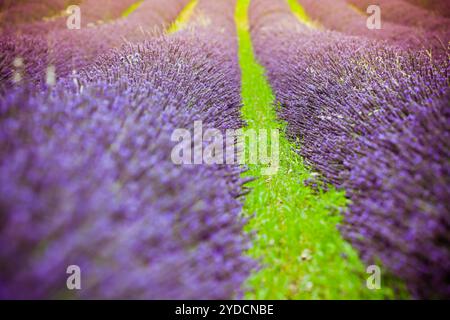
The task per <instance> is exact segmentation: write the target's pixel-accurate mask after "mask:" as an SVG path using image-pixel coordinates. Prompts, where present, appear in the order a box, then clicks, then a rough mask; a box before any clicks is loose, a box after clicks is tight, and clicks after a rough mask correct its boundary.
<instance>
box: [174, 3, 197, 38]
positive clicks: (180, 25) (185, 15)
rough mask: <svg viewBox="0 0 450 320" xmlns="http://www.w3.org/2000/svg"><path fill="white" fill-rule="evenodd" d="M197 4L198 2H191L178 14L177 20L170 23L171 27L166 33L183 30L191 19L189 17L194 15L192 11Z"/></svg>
mask: <svg viewBox="0 0 450 320" xmlns="http://www.w3.org/2000/svg"><path fill="white" fill-rule="evenodd" d="M197 4H198V0H191V1H190V2H189V3H188V4H187V5H186V6H185V7H184V9H183V10H182V11H181V12H180V14H179V15H178V18H177V19H176V20H175V21H174V23H172V25H171V26H170V27H169V29H168V30H167V33H168V34H172V33H175V32H177V31H180V30H182V29H184V28H185V27H186V26H187V24H188V23H189V20H190V19H191V16H192V14H193V13H194V9H195V7H196V6H197Z"/></svg>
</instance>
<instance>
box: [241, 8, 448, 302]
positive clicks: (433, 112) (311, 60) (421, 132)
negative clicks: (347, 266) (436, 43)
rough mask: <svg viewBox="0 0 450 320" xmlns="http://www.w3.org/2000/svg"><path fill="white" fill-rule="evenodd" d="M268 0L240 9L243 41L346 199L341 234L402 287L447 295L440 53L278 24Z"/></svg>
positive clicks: (306, 152) (444, 65) (284, 114)
mask: <svg viewBox="0 0 450 320" xmlns="http://www.w3.org/2000/svg"><path fill="white" fill-rule="evenodd" d="M270 3H271V6H272V7H273V6H274V1H270ZM276 3H277V4H278V8H277V10H273V8H270V9H267V11H265V10H261V11H260V14H261V17H262V19H264V21H265V23H261V18H258V17H257V16H255V15H251V16H250V23H251V27H252V31H253V32H252V37H253V40H254V44H255V50H256V53H257V56H258V58H259V59H260V61H261V62H262V64H263V65H264V66H265V67H266V69H267V72H268V77H269V80H270V83H271V85H272V86H273V89H274V91H275V94H276V98H277V103H278V104H280V105H281V107H280V109H279V115H280V118H281V119H283V120H285V121H287V123H288V134H289V136H290V137H291V138H292V139H293V140H297V141H298V142H299V143H300V144H301V150H300V153H301V155H302V156H303V157H304V158H305V159H306V160H307V161H308V162H309V163H310V164H311V165H312V166H313V167H314V168H315V169H316V170H318V171H320V173H321V174H322V175H323V177H324V178H325V180H326V181H328V182H332V183H333V184H335V185H336V186H338V187H341V188H344V189H345V190H346V191H347V194H348V196H349V198H350V199H351V201H352V202H351V205H350V207H349V209H348V212H346V216H345V223H344V225H343V226H342V231H343V232H344V235H345V236H346V237H347V238H348V239H349V240H350V241H351V242H352V243H353V244H354V245H355V246H356V247H357V248H358V249H359V250H360V252H361V254H362V257H363V258H364V259H365V260H366V261H367V262H369V263H373V262H376V261H377V259H380V260H381V262H382V263H383V265H385V266H386V267H387V268H389V270H390V271H391V272H392V273H393V274H395V275H396V276H398V277H400V278H402V279H404V280H405V282H406V283H407V285H408V288H409V289H410V291H411V293H412V294H413V295H414V296H416V297H426V298H434V297H450V282H449V280H448V279H449V270H450V268H449V267H450V246H449V243H450V223H449V221H450V220H449V219H450V216H449V212H450V210H449V201H448V199H450V190H449V188H448V185H449V184H450V166H449V163H448V159H449V156H450V144H449V141H450V140H449V135H450V117H449V108H448V105H449V101H450V96H449V94H450V93H449V71H450V67H449V64H448V61H442V60H436V61H435V60H433V59H432V58H430V56H429V55H428V54H427V53H426V52H421V51H419V52H417V51H414V52H408V51H404V50H401V49H399V48H393V47H389V46H386V45H383V44H381V43H379V42H374V41H369V40H368V39H367V38H364V37H348V36H344V35H342V34H339V33H336V32H322V31H314V30H308V29H306V28H305V27H303V26H302V25H301V24H300V23H299V22H295V21H294V20H292V19H289V20H287V19H286V21H289V23H290V25H286V24H285V23H284V24H283V23H279V22H277V20H278V18H274V19H271V18H270V15H271V12H275V13H274V15H276V16H280V15H281V14H284V15H289V14H290V13H289V8H288V7H287V5H286V3H285V2H284V1H281V0H280V1H277V2H276ZM321 3H322V1H321ZM266 4H267V5H268V1H267V0H254V1H253V2H252V7H251V10H253V8H255V11H256V8H257V7H261V8H266V7H267V6H266ZM270 21H274V22H273V23H270Z"/></svg>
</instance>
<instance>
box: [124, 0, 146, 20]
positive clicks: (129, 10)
mask: <svg viewBox="0 0 450 320" xmlns="http://www.w3.org/2000/svg"><path fill="white" fill-rule="evenodd" d="M142 2H144V0H140V1H136V2H135V3H133V4H132V5H131V6H129V7H128V8H127V9H126V10H125V11H124V12H123V13H122V17H124V18H126V17H128V16H129V15H130V14H132V13H133V12H134V11H136V9H137V8H139V7H140V5H141V4H142Z"/></svg>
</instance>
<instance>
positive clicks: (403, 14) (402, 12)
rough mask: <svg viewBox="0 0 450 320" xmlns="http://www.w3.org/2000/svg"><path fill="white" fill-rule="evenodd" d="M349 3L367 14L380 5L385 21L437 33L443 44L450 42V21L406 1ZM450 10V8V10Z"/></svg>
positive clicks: (351, 1)
mask: <svg viewBox="0 0 450 320" xmlns="http://www.w3.org/2000/svg"><path fill="white" fill-rule="evenodd" d="M346 1H347V3H349V4H351V5H353V6H355V8H357V9H359V10H361V12H362V13H366V10H367V8H368V7H369V6H370V5H373V4H375V5H378V6H380V9H381V17H382V19H383V20H386V21H389V22H393V23H397V24H402V25H407V26H413V27H417V28H419V29H424V30H428V31H431V32H435V33H436V35H439V34H441V35H440V38H441V41H442V43H445V42H446V40H447V42H448V40H450V19H449V18H445V17H442V16H440V15H438V14H436V13H434V12H431V11H428V10H426V9H423V8H421V7H419V6H415V5H413V4H411V3H408V2H406V1H405V0H376V1H373V0H346ZM449 9H450V8H449Z"/></svg>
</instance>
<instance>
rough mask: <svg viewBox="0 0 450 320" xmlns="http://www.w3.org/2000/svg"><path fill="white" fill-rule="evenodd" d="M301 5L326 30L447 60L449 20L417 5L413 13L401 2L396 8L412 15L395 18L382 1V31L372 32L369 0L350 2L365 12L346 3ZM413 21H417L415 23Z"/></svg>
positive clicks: (327, 0)
mask: <svg viewBox="0 0 450 320" xmlns="http://www.w3.org/2000/svg"><path fill="white" fill-rule="evenodd" d="M298 2H299V3H300V4H301V5H302V6H303V8H304V9H305V11H306V13H307V14H308V15H309V16H310V17H311V18H312V19H314V20H318V21H319V23H320V24H321V25H323V26H324V27H325V28H326V29H329V30H335V31H339V32H342V33H345V34H348V35H354V36H363V37H367V38H369V39H375V40H378V41H386V42H389V43H391V45H392V44H395V45H396V46H398V47H401V48H404V49H406V48H409V49H411V48H412V49H417V48H422V49H428V50H430V51H431V52H432V54H433V55H434V56H442V55H443V56H445V57H447V46H448V42H449V41H450V32H449V28H448V26H449V20H448V19H445V18H442V17H438V16H436V15H433V14H431V13H428V12H427V11H424V10H420V9H419V8H416V7H414V6H412V7H413V8H414V9H416V10H411V9H410V8H409V6H408V5H407V4H403V5H402V6H400V7H399V6H398V5H399V3H402V2H400V1H398V3H397V4H394V7H395V8H396V9H397V8H402V7H403V8H402V11H406V12H408V14H409V15H410V18H409V19H407V17H406V16H405V15H404V14H401V18H398V17H397V16H394V15H395V11H392V6H389V7H385V6H383V2H382V3H381V5H380V8H381V17H382V24H381V29H379V30H378V29H373V30H371V29H368V28H367V17H366V15H365V9H367V7H366V6H365V2H366V1H358V0H354V1H350V2H349V3H353V4H354V3H356V2H357V3H359V8H360V9H362V12H358V11H357V10H354V9H353V8H351V6H349V5H348V3H346V0H321V1H316V0H298ZM398 15H400V14H398ZM411 19H413V21H414V22H411ZM399 21H400V23H399ZM401 21H403V22H404V23H401ZM408 24H409V26H408ZM414 24H415V25H414Z"/></svg>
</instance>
